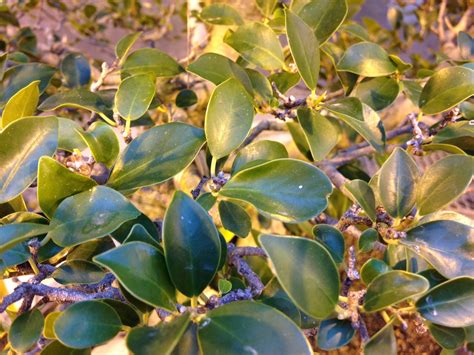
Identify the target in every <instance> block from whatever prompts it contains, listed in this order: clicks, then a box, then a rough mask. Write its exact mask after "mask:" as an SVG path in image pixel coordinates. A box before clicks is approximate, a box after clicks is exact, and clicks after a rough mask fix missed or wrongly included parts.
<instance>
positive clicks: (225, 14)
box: [200, 4, 244, 26]
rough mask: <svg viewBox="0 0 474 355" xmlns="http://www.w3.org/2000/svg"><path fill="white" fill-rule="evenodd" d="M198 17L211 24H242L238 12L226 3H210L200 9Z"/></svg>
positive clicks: (242, 21)
mask: <svg viewBox="0 0 474 355" xmlns="http://www.w3.org/2000/svg"><path fill="white" fill-rule="evenodd" d="M200 17H201V19H202V20H203V21H205V22H207V23H210V24H212V25H225V26H234V25H242V24H243V23H244V20H242V17H241V16H240V14H239V12H238V11H237V10H236V9H234V8H233V7H232V6H229V5H227V4H211V5H208V6H206V7H205V8H204V9H202V11H201V14H200Z"/></svg>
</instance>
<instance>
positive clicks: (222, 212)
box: [219, 201, 252, 238]
mask: <svg viewBox="0 0 474 355" xmlns="http://www.w3.org/2000/svg"><path fill="white" fill-rule="evenodd" d="M219 216H220V218H221V221H222V225H223V227H224V228H225V229H227V230H228V231H230V232H232V233H234V234H235V235H237V236H239V237H241V238H245V237H246V236H247V235H248V234H249V233H250V229H251V228H252V222H251V220H250V216H249V215H248V213H247V212H246V211H245V209H244V208H243V207H241V206H240V205H238V204H237V203H234V202H232V201H221V202H219Z"/></svg>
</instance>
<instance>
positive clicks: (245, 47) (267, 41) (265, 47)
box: [224, 22, 285, 70]
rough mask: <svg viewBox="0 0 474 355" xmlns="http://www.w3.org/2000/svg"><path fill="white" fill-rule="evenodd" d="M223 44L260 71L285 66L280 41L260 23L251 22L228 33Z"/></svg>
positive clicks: (268, 28) (267, 27) (269, 29)
mask: <svg viewBox="0 0 474 355" xmlns="http://www.w3.org/2000/svg"><path fill="white" fill-rule="evenodd" d="M224 42H225V43H227V44H228V45H229V46H231V47H232V48H234V49H235V50H236V51H237V52H239V53H240V55H241V56H242V57H243V58H244V59H245V60H247V61H249V62H250V63H252V64H255V65H257V66H259V67H261V68H262V69H266V70H275V69H281V68H283V67H284V66H285V58H284V56H283V49H282V48H281V44H280V41H279V40H278V37H277V36H276V35H275V32H273V30H272V29H271V28H270V27H269V26H267V25H265V24H263V23H260V22H252V23H248V24H245V25H242V26H240V27H239V28H237V30H236V31H235V32H232V31H228V32H227V33H226V35H225V36H224Z"/></svg>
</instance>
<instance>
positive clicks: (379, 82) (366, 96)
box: [353, 77, 400, 111]
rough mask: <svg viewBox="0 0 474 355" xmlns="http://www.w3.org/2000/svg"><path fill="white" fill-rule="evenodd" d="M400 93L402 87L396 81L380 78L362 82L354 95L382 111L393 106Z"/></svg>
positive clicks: (376, 109)
mask: <svg viewBox="0 0 474 355" xmlns="http://www.w3.org/2000/svg"><path fill="white" fill-rule="evenodd" d="M399 92H400V86H399V85H398V82H397V81H396V80H395V79H392V78H388V77H379V78H374V79H366V80H364V81H362V82H361V83H360V84H359V85H357V86H356V88H355V90H354V92H353V93H354V96H356V97H358V98H359V99H360V101H362V102H363V103H365V104H367V105H369V106H370V107H372V108H373V109H374V110H375V111H380V110H383V109H384V108H386V107H388V106H389V105H391V104H392V103H393V102H394V101H395V99H396V98H397V96H398V93H399Z"/></svg>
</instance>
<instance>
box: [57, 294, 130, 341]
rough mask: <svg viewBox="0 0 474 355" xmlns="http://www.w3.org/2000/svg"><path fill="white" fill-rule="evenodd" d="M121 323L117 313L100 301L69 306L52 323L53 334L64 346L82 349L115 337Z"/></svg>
mask: <svg viewBox="0 0 474 355" xmlns="http://www.w3.org/2000/svg"><path fill="white" fill-rule="evenodd" d="M121 326H122V323H121V322H120V318H119V316H118V314H117V312H115V311H114V309H113V308H112V307H110V306H109V305H107V304H105V303H103V302H100V301H83V302H79V303H75V304H73V305H71V306H69V307H68V308H67V309H66V310H65V311H64V312H63V313H62V314H61V315H60V316H59V317H58V318H57V319H56V321H55V322H54V333H55V334H56V337H57V338H58V340H59V341H60V342H61V343H63V344H64V345H66V346H68V347H71V348H76V349H82V348H88V347H90V346H94V345H98V344H101V343H104V342H106V341H108V340H110V339H112V338H113V337H115V335H117V333H118V332H119V331H120V328H121Z"/></svg>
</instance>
